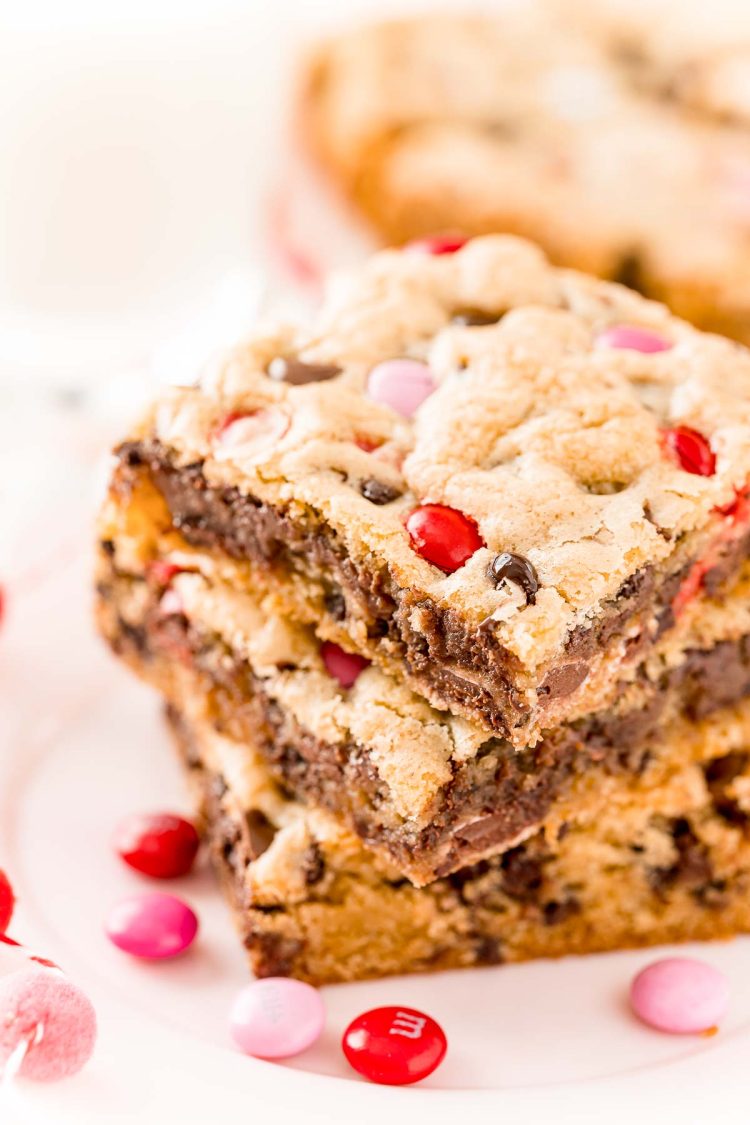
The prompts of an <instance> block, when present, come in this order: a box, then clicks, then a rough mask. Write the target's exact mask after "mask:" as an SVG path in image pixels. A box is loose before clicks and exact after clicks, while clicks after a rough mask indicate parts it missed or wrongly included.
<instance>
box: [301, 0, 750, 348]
mask: <svg viewBox="0 0 750 1125" xmlns="http://www.w3.org/2000/svg"><path fill="white" fill-rule="evenodd" d="M599 7H600V6H599V5H591V4H585V3H584V4H574V3H570V2H569V0H565V2H564V3H560V2H558V3H544V2H538V3H536V4H534V3H525V4H515V5H510V6H505V8H504V10H503V11H502V12H501V13H495V14H493V15H487V16H479V15H473V16H463V15H460V14H456V15H454V16H449V15H441V16H437V15H430V16H429V17H421V18H420V17H417V18H412V19H407V20H400V21H395V22H390V23H381V24H379V25H375V26H371V27H364V28H358V29H355V30H353V31H351V32H350V33H348V34H345V35H343V36H341V37H339V38H338V39H335V40H333V41H331V42H329V43H327V44H325V45H324V46H323V47H321V49H320V50H319V52H318V53H317V54H316V56H315V58H314V59H313V60H312V62H311V64H310V67H309V73H308V76H307V80H306V82H305V85H304V93H303V96H302V98H301V103H302V117H303V122H302V125H303V129H302V131H303V132H304V137H305V140H306V141H307V142H308V143H309V144H310V145H311V147H312V148H313V149H314V151H315V153H316V155H317V156H318V158H319V160H320V161H321V162H322V163H323V165H325V167H327V168H328V169H329V170H330V171H331V172H332V174H333V176H334V178H335V179H336V181H337V182H338V184H339V185H341V186H342V187H343V188H344V191H345V192H346V194H347V195H348V196H349V197H350V198H351V199H352V200H354V202H355V203H356V204H357V206H358V207H359V209H360V210H361V211H362V212H363V213H364V214H365V215H366V216H367V218H368V219H370V220H371V221H372V223H373V224H374V225H375V227H376V228H377V229H378V230H379V231H380V232H381V233H382V235H383V236H384V237H385V238H386V239H387V240H389V241H391V242H394V243H400V242H402V241H405V240H408V239H414V238H419V237H421V236H425V235H431V234H434V233H436V232H449V233H452V234H453V233H456V232H461V233H463V234H468V235H476V234H483V233H488V232H494V231H506V232H510V233H513V234H519V235H523V236H525V237H529V238H534V239H536V240H537V241H538V242H540V243H541V245H542V246H543V247H544V248H545V250H546V251H547V252H548V253H549V254H550V255H551V257H552V258H553V260H555V261H556V262H557V263H558V264H560V265H564V266H569V267H574V268H576V269H581V270H585V271H587V272H590V273H596V274H599V275H600V276H603V277H607V278H612V279H616V280H620V281H624V282H625V283H626V284H629V285H632V286H633V287H634V288H636V289H639V290H640V291H641V292H643V293H645V294H647V295H648V296H651V297H655V298H657V299H659V300H663V301H666V302H667V304H669V305H670V306H671V307H672V309H673V310H674V311H675V312H676V313H678V314H679V315H681V316H684V317H685V318H686V319H688V320H691V321H693V322H694V323H697V324H700V325H701V326H702V327H704V328H708V329H710V330H712V331H719V332H723V333H726V334H727V335H731V336H735V337H736V338H738V339H741V340H743V341H744V342H746V343H747V342H750V264H748V263H749V262H750V256H749V255H748V248H749V247H750V100H749V99H748V93H747V91H748V84H747V73H748V71H749V70H750V27H748V21H747V20H746V19H745V20H744V21H743V22H744V38H742V35H741V33H740V32H739V28H737V32H738V33H737V35H736V36H735V38H734V40H733V42H731V43H730V44H729V45H727V44H726V43H725V44H722V45H716V46H712V45H711V44H710V43H707V42H706V36H705V35H704V36H703V38H702V39H696V38H693V39H691V40H686V41H684V42H683V41H681V40H680V38H679V36H678V35H675V34H674V32H675V30H676V29H675V27H674V24H673V26H672V27H671V28H670V32H671V34H666V33H665V26H664V25H665V18H663V15H664V14H663V13H660V16H659V19H654V18H653V13H652V12H651V10H650V9H649V8H648V6H647V5H637V6H636V7H637V8H639V9H640V10H641V11H642V12H643V13H645V18H644V19H643V21H642V22H641V25H640V26H638V25H637V24H636V23H635V22H634V21H632V22H631V25H630V26H625V25H624V22H623V25H622V26H619V27H618V23H617V21H613V20H609V21H605V20H603V19H600V18H598V15H599V12H598V9H599ZM621 7H625V6H624V5H621ZM683 9H684V6H683V8H678V7H677V6H675V13H676V14H677V16H678V20H677V24H678V27H679V26H681V25H682V24H683V23H684V20H683V18H682V17H683V14H684V11H683ZM739 19H740V15H739V9H738V10H737V12H736V14H735V13H733V20H734V21H735V26H736V24H737V22H738V21H739ZM727 38H728V37H727Z"/></svg>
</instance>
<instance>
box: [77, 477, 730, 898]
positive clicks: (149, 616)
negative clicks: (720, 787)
mask: <svg viewBox="0 0 750 1125" xmlns="http://www.w3.org/2000/svg"><path fill="white" fill-rule="evenodd" d="M142 500H143V497H142V494H140V493H138V492H135V493H132V494H131V495H130V497H129V502H128V503H123V502H122V501H120V502H119V503H118V504H117V505H115V509H114V512H113V513H112V514H111V515H110V520H109V523H108V528H109V532H108V533H109V534H112V535H113V536H114V538H113V539H108V540H107V541H106V542H107V543H108V544H109V546H108V547H107V549H106V550H103V551H102V554H101V558H100V564H99V573H98V599H99V601H98V620H99V627H100V629H101V631H102V632H103V634H104V635H105V637H107V639H108V640H109V642H110V644H111V645H112V647H113V649H114V650H115V652H116V653H118V655H120V656H121V657H122V658H123V659H125V660H126V661H127V662H128V663H129V664H130V665H131V666H132V667H133V668H134V669H135V671H136V672H138V673H139V674H140V675H142V676H143V677H144V678H145V679H146V680H148V681H149V682H150V683H151V684H152V685H153V686H155V687H156V688H157V689H158V690H159V691H161V692H162V693H163V694H164V695H165V696H166V697H167V698H168V699H170V700H172V701H173V702H174V701H177V702H179V699H180V698H182V697H183V696H185V695H186V694H187V695H189V696H190V697H191V698H194V699H196V700H201V701H202V705H203V708H204V711H205V713H206V714H207V715H209V716H210V718H211V721H212V722H213V723H214V725H215V726H216V727H217V729H219V730H221V731H223V732H225V733H226V734H228V735H230V736H231V737H234V738H236V739H237V740H239V741H241V742H252V743H253V744H254V745H255V747H256V749H257V750H258V752H259V753H261V754H262V755H263V756H264V758H265V761H266V763H267V766H268V767H269V768H270V769H271V770H272V772H273V773H274V775H275V776H276V777H277V778H278V779H279V780H280V781H281V782H282V783H283V784H284V785H285V786H286V787H287V788H288V789H289V790H290V791H292V792H294V793H295V794H296V795H297V796H299V797H302V798H304V799H306V800H307V801H308V802H309V803H310V804H312V805H315V806H317V807H320V808H325V809H327V810H328V811H329V812H330V813H332V814H334V815H336V816H337V817H338V818H339V819H340V820H341V822H342V823H343V824H346V825H347V826H348V829H349V830H350V831H352V832H353V833H355V834H357V835H359V836H360V837H361V838H362V839H363V841H364V842H365V843H366V844H367V845H368V846H369V847H370V848H372V849H373V850H376V851H378V852H380V853H381V854H383V855H385V856H386V857H387V858H388V859H389V860H390V862H392V863H395V864H396V865H397V866H398V868H399V870H400V871H401V872H402V874H404V875H406V876H407V877H408V878H409V879H411V880H412V882H414V883H415V884H417V885H420V884H424V883H428V882H430V881H431V880H433V879H435V878H436V877H438V876H441V875H445V874H447V873H450V872H451V871H455V870H457V869H458V868H462V867H464V866H466V865H467V864H470V863H475V862H478V861H479V860H481V859H482V858H484V857H486V856H488V855H494V854H496V853H497V852H500V851H502V850H504V849H506V848H508V847H510V846H512V845H513V844H515V843H517V842H518V840H520V839H523V838H524V837H525V836H527V835H528V834H529V833H532V832H534V831H536V830H538V829H539V827H540V826H541V825H543V824H544V823H546V822H547V820H548V819H549V818H550V817H553V818H554V817H559V815H560V808H561V807H563V806H565V805H566V804H570V805H572V807H575V808H577V807H578V806H579V805H580V803H581V802H585V801H586V800H588V799H589V796H590V794H591V793H593V794H594V795H595V796H596V795H598V793H599V791H600V789H601V787H602V786H606V784H607V779H608V778H611V777H612V776H631V777H642V778H644V779H647V780H648V782H649V784H656V783H658V779H659V777H660V775H661V772H662V771H663V770H664V769H666V768H671V766H673V765H674V763H675V762H678V763H679V762H681V761H682V760H683V759H684V758H686V757H689V756H690V754H691V753H692V752H693V750H692V749H691V748H692V747H694V744H695V736H694V734H693V730H692V724H693V722H695V721H696V720H700V719H701V718H703V717H705V716H707V715H710V714H712V713H713V712H715V711H716V710H718V709H720V708H722V707H726V706H728V705H731V704H733V703H736V702H737V701H738V700H739V699H741V698H743V696H745V695H747V694H748V693H750V597H748V591H750V566H748V567H747V568H746V571H745V572H744V573H743V576H742V577H741V578H740V579H739V580H738V582H737V583H736V584H735V586H734V587H732V588H731V590H730V597H729V598H728V599H727V602H726V604H725V603H724V602H722V601H717V600H712V601H710V602H707V603H706V605H705V606H704V607H703V610H702V612H701V614H700V615H699V616H698V617H697V618H696V617H695V615H694V611H695V608H696V607H695V605H693V607H691V608H688V609H687V610H686V615H685V616H684V617H683V618H682V619H681V624H680V626H678V627H677V629H676V630H673V634H672V635H671V637H670V639H669V640H668V641H662V642H661V644H659V645H658V646H656V648H655V649H654V651H653V653H652V656H651V658H650V659H649V661H647V662H645V663H644V665H643V667H642V671H641V675H640V677H639V678H638V679H637V680H635V681H633V682H632V683H631V684H629V685H628V686H627V687H626V688H624V689H623V691H622V692H621V694H620V696H619V697H618V699H617V700H616V701H613V702H612V704H611V705H610V706H609V707H608V708H607V709H606V710H604V711H599V712H596V713H593V714H591V715H589V716H587V717H586V718H584V719H582V720H579V721H578V722H576V723H573V724H568V725H565V726H562V727H558V728H556V729H554V730H551V731H549V732H547V733H546V734H545V736H544V737H543V738H542V739H541V740H540V741H539V742H538V743H536V744H535V745H534V746H533V747H527V748H524V749H522V750H517V749H514V748H513V747H512V746H511V745H510V743H509V742H508V741H507V740H505V739H503V738H501V737H498V736H497V735H493V734H492V732H490V731H488V730H487V729H486V728H483V727H479V726H477V725H476V724H473V723H470V722H468V721H466V720H465V719H462V718H460V717H456V716H454V715H452V714H450V713H449V712H445V711H437V710H436V709H434V708H433V707H431V706H430V705H429V704H427V702H426V701H425V700H424V699H423V698H421V697H420V696H417V695H415V694H414V693H413V692H411V691H410V690H409V688H408V687H407V686H406V685H405V684H404V683H403V681H401V680H399V679H396V678H394V677H391V676H389V675H387V674H385V673H383V672H382V671H381V670H380V669H379V668H378V667H377V666H376V665H371V666H369V667H368V666H365V662H364V661H362V660H361V659H359V660H357V658H353V657H352V656H351V655H350V654H347V653H345V652H344V651H343V650H341V649H338V648H337V646H334V645H331V644H330V643H328V642H324V643H323V644H321V642H320V641H319V640H318V638H317V637H316V636H315V633H314V631H313V629H312V628H311V627H310V626H301V625H298V624H294V623H293V622H291V621H290V620H289V619H288V618H287V617H285V616H284V615H282V613H281V612H280V610H279V607H278V606H276V605H275V604H274V601H273V599H272V598H270V597H266V598H265V599H262V598H259V597H258V596H254V595H253V594H251V593H249V592H248V591H246V590H238V588H237V585H236V583H233V582H227V581H225V580H223V579H222V578H221V577H220V576H219V575H217V574H216V572H215V571H213V570H212V569H211V564H212V561H213V560H212V557H211V556H206V555H205V553H202V552H200V551H199V550H195V551H190V550H186V549H184V548H183V549H182V550H180V551H178V550H175V551H172V552H170V553H168V554H161V553H159V552H158V551H157V550H156V546H155V540H154V533H153V529H154V528H155V527H156V528H158V527H159V525H160V521H159V520H158V519H156V518H155V516H154V512H153V510H152V512H151V515H149V516H147V517H145V519H144V508H143V505H142ZM157 511H158V508H157ZM115 517H117V522H116V523H115V522H113V521H114V519H115ZM161 524H162V526H167V527H168V526H169V519H168V516H164V517H163V518H162V520H161ZM144 526H145V528H146V529H147V530H144ZM173 536H174V533H173V532H171V531H167V533H166V539H167V542H169V541H170V540H171V539H172V538H173ZM162 542H163V540H162ZM691 613H692V614H693V621H692V625H691V624H690V615H691ZM186 685H188V686H186Z"/></svg>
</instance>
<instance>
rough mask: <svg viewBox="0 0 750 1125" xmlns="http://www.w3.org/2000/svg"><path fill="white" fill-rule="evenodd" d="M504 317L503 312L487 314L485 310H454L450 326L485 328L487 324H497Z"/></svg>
mask: <svg viewBox="0 0 750 1125" xmlns="http://www.w3.org/2000/svg"><path fill="white" fill-rule="evenodd" d="M504 315H505V312H504V311H503V312H487V310H486V309H473V308H467V309H456V311H455V312H454V314H453V316H452V317H451V324H458V325H460V326H461V327H462V328H486V327H487V325H488V324H497V323H498V321H500V320H502V318H503V316H504Z"/></svg>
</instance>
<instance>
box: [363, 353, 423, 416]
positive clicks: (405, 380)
mask: <svg viewBox="0 0 750 1125" xmlns="http://www.w3.org/2000/svg"><path fill="white" fill-rule="evenodd" d="M435 385H436V384H435V380H434V379H433V377H432V372H431V371H430V369H429V367H428V366H427V364H426V363H420V362H419V360H416V359H387V360H385V361H384V362H383V363H378V364H376V366H375V367H373V369H372V370H371V371H370V374H369V375H368V376H367V394H368V396H369V397H370V398H371V399H373V400H374V401H375V402H381V403H383V405H384V406H390V408H391V409H392V410H395V411H396V412H397V413H398V414H403V416H404V418H411V417H412V415H413V414H414V412H415V411H416V409H417V407H419V406H421V405H422V403H423V402H424V400H425V399H426V398H429V396H430V395H431V394H432V392H433V391H434V390H435Z"/></svg>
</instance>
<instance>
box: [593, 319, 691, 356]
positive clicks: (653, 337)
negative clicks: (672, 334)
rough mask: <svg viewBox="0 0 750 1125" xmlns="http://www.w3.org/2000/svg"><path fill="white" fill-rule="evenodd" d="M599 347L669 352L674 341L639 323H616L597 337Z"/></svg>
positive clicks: (648, 352) (646, 351)
mask: <svg viewBox="0 0 750 1125" xmlns="http://www.w3.org/2000/svg"><path fill="white" fill-rule="evenodd" d="M596 342H597V344H598V345H599V347H603V348H621V349H624V350H626V351H632V352H645V353H646V354H649V355H650V354H651V353H654V352H668V351H669V350H670V348H672V347H673V344H672V341H671V340H667V339H666V338H665V337H664V336H660V335H659V333H658V332H654V331H652V329H650V328H639V327H638V325H637V324H615V325H613V326H612V328H606V329H605V330H604V332H600V333H599V335H598V336H597V338H596Z"/></svg>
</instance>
